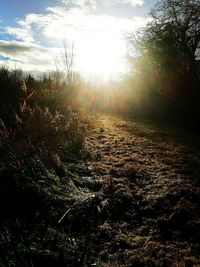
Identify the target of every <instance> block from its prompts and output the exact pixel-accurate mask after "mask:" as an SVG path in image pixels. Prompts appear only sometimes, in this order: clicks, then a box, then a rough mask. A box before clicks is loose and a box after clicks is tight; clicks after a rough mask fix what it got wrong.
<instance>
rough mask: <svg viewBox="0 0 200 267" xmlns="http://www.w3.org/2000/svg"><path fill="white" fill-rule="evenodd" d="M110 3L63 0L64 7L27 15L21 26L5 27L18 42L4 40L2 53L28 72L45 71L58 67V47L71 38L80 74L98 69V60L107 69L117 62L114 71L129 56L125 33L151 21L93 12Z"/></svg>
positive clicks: (137, 1)
mask: <svg viewBox="0 0 200 267" xmlns="http://www.w3.org/2000/svg"><path fill="white" fill-rule="evenodd" d="M143 2H144V1H143V0H114V1H112V4H130V5H132V6H135V5H142V4H143ZM110 3H111V2H110V1H106V0H73V1H72V0H62V1H60V4H57V5H54V6H51V7H47V8H46V10H45V13H41V14H36V13H30V14H27V15H26V16H25V17H24V18H21V19H18V20H17V21H16V22H17V27H5V28H4V31H5V33H6V34H10V36H12V37H13V38H15V41H0V53H1V54H2V55H3V56H5V57H8V58H9V60H10V61H12V62H21V64H22V65H23V64H24V66H25V68H26V69H30V70H31V69H40V70H45V69H49V68H50V66H53V65H54V61H55V58H56V56H58V54H59V49H58V48H59V47H60V48H61V47H62V43H63V40H64V39H67V40H68V41H74V42H75V46H76V55H77V62H76V63H77V65H76V68H77V69H80V71H81V70H85V69H87V68H88V69H89V68H90V69H93V68H94V67H93V66H96V67H97V64H98V62H97V61H99V62H100V61H101V64H100V66H99V69H103V68H104V65H105V62H106V61H107V62H108V61H110V62H111V61H113V64H112V65H111V64H110V65H109V64H108V66H109V67H110V68H114V67H115V66H116V65H117V64H119V65H120V64H121V63H120V62H121V61H120V60H121V59H120V58H121V57H122V54H125V53H126V44H125V41H124V40H123V38H122V35H123V33H124V32H133V31H136V30H137V29H138V28H139V27H141V26H143V25H144V24H145V23H146V21H147V20H146V19H145V18H144V17H133V19H128V18H120V17H116V16H112V15H106V14H97V13H96V12H94V11H92V10H94V9H95V8H97V7H98V5H107V4H109V5H110ZM100 53H101V54H100ZM115 55H117V56H115ZM103 57H104V58H105V59H103ZM101 58H102V60H101ZM95 60H96V61H95ZM103 60H105V62H104V61H103ZM117 60H118V61H117ZM86 64H87V65H86ZM114 65H115V66H114Z"/></svg>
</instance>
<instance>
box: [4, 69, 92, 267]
mask: <svg viewBox="0 0 200 267" xmlns="http://www.w3.org/2000/svg"><path fill="white" fill-rule="evenodd" d="M24 81H27V84H26V83H24ZM28 85H29V86H30V87H28ZM0 88H1V89H0V152H1V153H0V209H1V214H0V217H1V225H0V266H2V267H4V266H9V267H11V266H66V264H67V266H78V265H76V263H79V261H80V255H79V257H77V255H78V253H79V251H80V247H81V246H82V245H83V244H81V243H80V244H78V243H76V242H75V241H74V239H72V238H71V237H70V235H69V232H67V233H66V231H65V228H64V227H63V226H61V225H59V223H58V221H59V219H60V217H61V216H62V215H63V213H64V212H65V211H66V209H67V207H68V206H70V205H72V204H73V201H74V200H73V198H72V197H71V194H72V193H73V190H72V188H74V190H75V185H74V184H73V180H80V179H81V178H80V177H79V176H78V175H77V174H76V173H72V172H71V171H69V170H68V164H67V163H68V162H73V163H75V164H78V162H79V161H80V160H81V159H82V158H83V157H85V155H86V151H85V149H84V140H85V136H86V133H87V131H88V123H87V122H86V120H85V119H84V116H82V114H81V112H80V111H79V110H74V109H73V107H71V106H69V104H70V103H69V102H70V99H69V97H68V96H69V92H70V90H71V89H70V88H67V87H66V86H65V84H63V83H62V84H61V83H60V84H57V87H56V90H55V86H54V80H53V78H52V79H51V78H49V79H47V78H46V77H43V78H40V79H39V80H36V79H34V78H33V77H31V76H30V75H29V76H28V77H27V76H26V75H25V74H24V73H23V72H22V71H19V70H8V69H7V68H4V67H3V68H1V69H0ZM42 88H44V90H45V92H46V93H45V94H44V91H43V90H42ZM66 92H67V93H66ZM72 96H73V91H71V93H70V97H72ZM64 100H65V101H64ZM46 104H48V106H47V105H46ZM70 190H71V191H70ZM77 192H78V190H77V191H76V193H77ZM67 229H68V228H67Z"/></svg>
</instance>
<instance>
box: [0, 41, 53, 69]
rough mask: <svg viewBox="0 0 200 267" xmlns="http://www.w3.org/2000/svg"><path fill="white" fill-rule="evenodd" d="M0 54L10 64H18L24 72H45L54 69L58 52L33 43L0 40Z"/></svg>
mask: <svg viewBox="0 0 200 267" xmlns="http://www.w3.org/2000/svg"><path fill="white" fill-rule="evenodd" d="M0 54H1V56H2V57H4V58H6V59H7V62H8V63H10V64H12V65H13V64H15V65H16V64H17V67H22V68H23V69H24V70H33V69H34V70H35V69H37V70H38V71H44V70H48V69H53V67H54V62H55V58H56V56H57V55H58V50H57V49H56V48H45V47H42V46H39V45H34V44H31V43H25V42H18V41H3V40H0ZM2 63H4V64H5V63H6V62H5V61H3V62H2Z"/></svg>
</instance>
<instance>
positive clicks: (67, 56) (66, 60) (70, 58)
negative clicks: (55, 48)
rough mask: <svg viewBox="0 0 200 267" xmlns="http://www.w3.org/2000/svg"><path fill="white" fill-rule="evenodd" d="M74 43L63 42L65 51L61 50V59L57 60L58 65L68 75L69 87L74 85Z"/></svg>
mask: <svg viewBox="0 0 200 267" xmlns="http://www.w3.org/2000/svg"><path fill="white" fill-rule="evenodd" d="M74 62H75V52H74V42H69V41H67V40H66V39H65V40H63V49H62V50H61V53H60V57H59V59H57V60H56V65H57V66H58V67H59V68H61V69H62V71H63V72H64V73H65V74H66V79H67V85H68V86H73V85H74V82H75V81H74V76H75V75H74Z"/></svg>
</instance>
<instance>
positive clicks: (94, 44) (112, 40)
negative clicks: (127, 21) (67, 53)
mask: <svg viewBox="0 0 200 267" xmlns="http://www.w3.org/2000/svg"><path fill="white" fill-rule="evenodd" d="M78 53H79V54H78V59H79V61H78V64H79V66H80V70H81V72H82V73H85V74H86V75H90V74H91V75H95V74H96V75H98V76H102V78H109V77H112V76H113V75H117V74H119V73H121V72H123V71H125V56H124V55H125V44H124V41H123V40H122V39H121V38H120V37H117V36H112V35H111V34H108V33H98V34H88V35H87V37H86V38H85V39H84V41H83V42H82V44H81V46H80V47H79V51H78Z"/></svg>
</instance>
